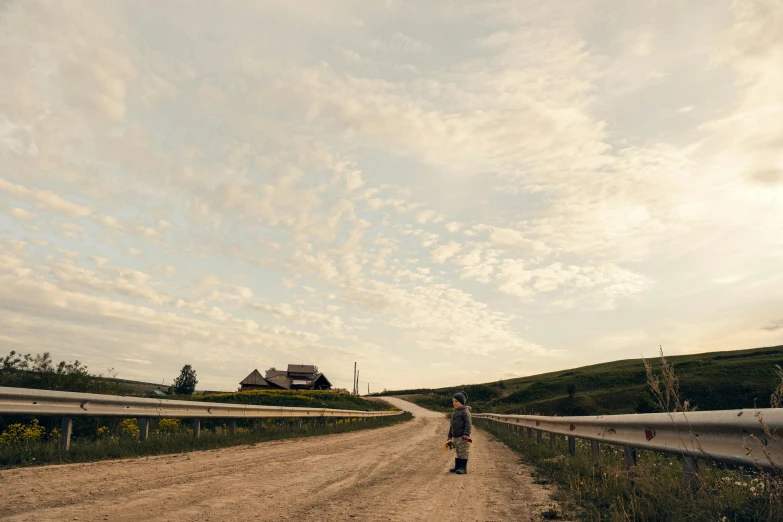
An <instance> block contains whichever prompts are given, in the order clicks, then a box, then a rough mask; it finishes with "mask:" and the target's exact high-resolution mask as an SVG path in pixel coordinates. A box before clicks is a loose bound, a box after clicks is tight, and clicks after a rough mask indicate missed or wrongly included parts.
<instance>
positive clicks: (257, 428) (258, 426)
mask: <svg viewBox="0 0 783 522" xmlns="http://www.w3.org/2000/svg"><path fill="white" fill-rule="evenodd" d="M253 431H261V419H255V420H253Z"/></svg>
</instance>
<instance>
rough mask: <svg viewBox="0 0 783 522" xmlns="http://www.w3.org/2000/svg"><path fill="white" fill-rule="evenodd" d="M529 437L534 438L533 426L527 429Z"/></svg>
mask: <svg viewBox="0 0 783 522" xmlns="http://www.w3.org/2000/svg"><path fill="white" fill-rule="evenodd" d="M527 437H528V438H529V439H532V438H533V428H528V429H527Z"/></svg>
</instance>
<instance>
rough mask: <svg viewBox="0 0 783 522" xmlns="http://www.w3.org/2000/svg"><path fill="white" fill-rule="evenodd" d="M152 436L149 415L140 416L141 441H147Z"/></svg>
mask: <svg viewBox="0 0 783 522" xmlns="http://www.w3.org/2000/svg"><path fill="white" fill-rule="evenodd" d="M149 437H150V420H149V419H148V418H147V417H141V418H139V441H140V442H147V439H148V438H149Z"/></svg>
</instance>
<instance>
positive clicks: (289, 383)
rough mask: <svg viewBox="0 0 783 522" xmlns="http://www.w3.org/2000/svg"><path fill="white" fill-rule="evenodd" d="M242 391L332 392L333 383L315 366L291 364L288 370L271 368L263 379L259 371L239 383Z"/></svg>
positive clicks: (254, 371)
mask: <svg viewBox="0 0 783 522" xmlns="http://www.w3.org/2000/svg"><path fill="white" fill-rule="evenodd" d="M239 384H240V386H241V388H240V391H248V390H270V389H284V390H331V389H332V383H331V382H329V379H327V378H326V376H325V375H324V374H323V373H320V372H319V371H318V368H316V367H315V366H313V365H307V364H289V365H288V370H286V371H282V370H276V369H274V368H270V369H268V370H267V371H266V376H265V377H262V376H261V373H260V372H259V371H258V370H253V372H252V373H251V374H250V375H248V376H247V377H245V379H244V380H243V381H242V382H241V383H239Z"/></svg>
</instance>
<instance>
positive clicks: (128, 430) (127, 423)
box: [120, 419, 141, 436]
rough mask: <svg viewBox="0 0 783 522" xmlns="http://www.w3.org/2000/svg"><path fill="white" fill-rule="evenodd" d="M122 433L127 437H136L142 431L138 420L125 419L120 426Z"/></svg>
mask: <svg viewBox="0 0 783 522" xmlns="http://www.w3.org/2000/svg"><path fill="white" fill-rule="evenodd" d="M120 431H121V432H122V433H124V434H126V435H130V436H136V435H138V434H139V432H140V431H141V430H140V429H139V422H138V421H137V420H136V419H124V420H123V421H122V423H121V424H120Z"/></svg>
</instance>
